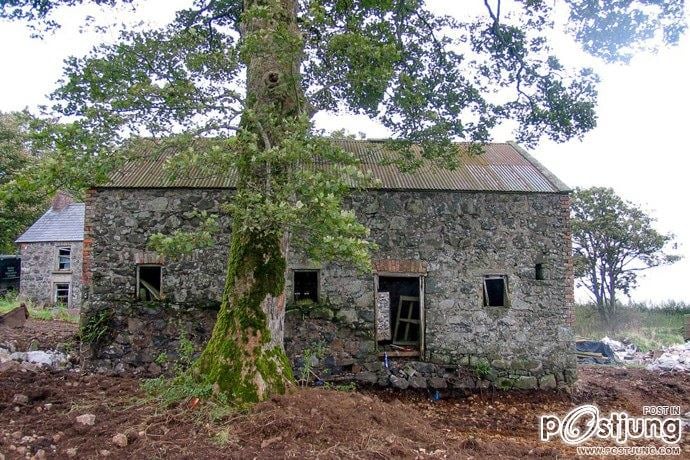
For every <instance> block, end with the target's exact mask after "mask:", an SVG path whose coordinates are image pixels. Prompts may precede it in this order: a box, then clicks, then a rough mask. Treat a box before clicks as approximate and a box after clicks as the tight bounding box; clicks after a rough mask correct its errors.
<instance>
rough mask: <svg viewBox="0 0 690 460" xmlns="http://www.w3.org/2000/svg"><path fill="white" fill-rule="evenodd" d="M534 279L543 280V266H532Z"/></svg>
mask: <svg viewBox="0 0 690 460" xmlns="http://www.w3.org/2000/svg"><path fill="white" fill-rule="evenodd" d="M534 279H537V280H543V279H544V264H535V265H534Z"/></svg>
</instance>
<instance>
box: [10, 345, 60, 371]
mask: <svg viewBox="0 0 690 460" xmlns="http://www.w3.org/2000/svg"><path fill="white" fill-rule="evenodd" d="M13 365H18V366H21V367H23V368H25V369H32V368H36V367H43V366H45V367H50V368H53V369H69V368H71V367H73V364H72V357H71V356H70V355H68V354H66V353H63V352H61V351H58V350H33V351H16V347H14V346H13V344H12V343H10V344H2V345H0V371H1V370H3V369H5V368H10V367H12V366H13Z"/></svg>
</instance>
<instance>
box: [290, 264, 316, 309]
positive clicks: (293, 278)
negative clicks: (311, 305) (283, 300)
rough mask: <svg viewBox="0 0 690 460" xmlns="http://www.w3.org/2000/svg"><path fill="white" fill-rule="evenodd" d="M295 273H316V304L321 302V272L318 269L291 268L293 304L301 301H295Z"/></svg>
mask: <svg viewBox="0 0 690 460" xmlns="http://www.w3.org/2000/svg"><path fill="white" fill-rule="evenodd" d="M296 273H316V302H315V303H319V302H320V301H321V270H320V269H318V268H293V269H292V301H293V302H300V301H301V300H297V298H296V296H295V294H296V292H295V287H296V284H295V274H296ZM302 300H304V299H302Z"/></svg>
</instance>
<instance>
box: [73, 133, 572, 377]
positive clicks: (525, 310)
mask: <svg viewBox="0 0 690 460" xmlns="http://www.w3.org/2000/svg"><path fill="white" fill-rule="evenodd" d="M339 142H341V143H342V147H343V148H345V149H346V150H349V151H351V152H353V153H354V154H356V155H358V156H359V157H360V158H362V160H363V165H362V167H363V168H365V169H367V170H369V171H371V172H372V174H373V175H374V176H375V177H376V178H378V179H379V183H378V184H377V186H376V188H371V189H369V190H366V191H363V192H357V193H354V194H353V195H352V196H351V197H350V198H349V200H348V202H347V206H348V207H350V208H352V209H354V211H355V212H356V214H357V216H358V217H359V219H360V220H361V221H362V222H364V223H365V224H366V225H367V226H368V227H369V228H370V229H371V239H372V240H373V241H375V242H376V243H377V244H378V247H379V249H378V251H377V253H376V254H374V255H373V259H374V263H373V265H374V272H373V273H369V274H361V273H357V272H356V271H355V270H354V269H353V268H352V267H348V266H346V265H342V264H337V263H327V264H319V263H315V262H312V261H309V260H307V259H305V258H304V257H303V256H302V254H300V253H295V252H294V251H291V252H290V258H289V261H288V263H289V270H288V272H287V273H286V293H287V298H288V307H287V314H286V320H285V321H286V324H285V338H284V341H285V347H286V351H287V352H288V355H289V356H290V357H291V359H292V360H293V362H294V364H295V372H296V375H297V376H298V377H300V376H301V373H306V371H307V370H309V371H310V372H309V374H310V375H312V376H318V378H319V379H322V380H336V381H337V380H355V381H358V382H361V383H367V384H377V385H381V386H386V385H391V386H394V387H397V388H408V387H412V388H433V389H453V388H477V387H479V388H482V387H488V386H495V387H498V388H538V387H541V388H554V387H556V386H558V385H567V384H568V383H570V382H572V381H573V380H574V378H575V360H574V355H573V354H572V346H573V337H572V332H571V328H570V323H571V320H572V316H571V306H572V302H573V271H572V261H571V243H570V241H571V235H570V224H569V214H570V201H569V189H568V188H567V187H566V186H565V185H564V184H563V183H562V182H561V181H559V180H558V179H557V178H556V177H555V176H554V175H553V174H551V173H550V172H549V171H547V170H546V169H545V168H544V167H543V166H541V165H540V164H539V163H538V162H537V161H536V160H535V159H533V158H532V157H531V156H530V155H529V154H528V153H527V152H525V151H524V150H523V149H522V148H520V147H519V146H517V145H516V144H513V143H500V144H499V143H496V144H489V145H487V146H486V149H485V152H484V153H483V154H482V155H479V156H475V155H469V154H464V153H461V155H462V160H461V166H460V167H459V168H458V169H456V170H453V171H450V170H444V169H442V168H440V167H437V166H435V165H432V164H423V165H422V167H420V168H419V169H418V170H416V171H415V172H414V173H403V172H400V171H399V170H398V169H397V168H396V167H395V166H393V165H386V164H382V163H381V162H380V160H381V157H382V156H383V155H384V154H383V153H381V152H382V151H383V144H381V143H379V142H376V141H355V140H347V141H339ZM460 147H461V149H460V150H461V151H462V150H463V147H465V146H463V145H460ZM465 150H466V148H465ZM149 158H151V157H149ZM164 161H165V157H164V156H161V157H158V158H156V159H150V160H146V161H137V162H132V163H129V164H127V165H126V166H125V167H124V168H123V169H122V170H120V171H119V172H118V173H116V174H115V175H113V176H112V178H111V180H110V182H109V183H108V184H106V185H104V186H102V187H98V188H94V189H93V190H91V191H90V193H89V195H88V198H87V200H86V222H85V239H84V287H85V289H84V307H83V310H82V325H83V327H85V328H86V331H87V332H88V333H91V334H92V335H91V336H93V337H99V339H98V340H95V341H94V343H92V344H91V355H90V360H91V363H92V364H93V365H95V366H100V367H104V368H115V369H116V370H124V369H128V368H134V369H140V370H141V369H146V370H147V371H149V372H152V373H158V372H160V371H161V365H162V364H164V363H166V362H171V361H173V360H174V359H175V356H176V351H177V349H178V347H179V341H180V337H181V336H182V335H184V336H187V337H190V338H192V339H193V340H194V341H195V342H196V343H198V344H199V345H200V346H201V345H202V344H203V342H204V340H206V339H207V338H208V336H209V334H210V330H211V327H212V325H213V321H214V317H215V313H216V311H217V308H218V305H219V300H220V297H221V292H222V289H223V286H224V282H225V267H226V262H227V260H226V259H227V256H228V242H229V233H222V234H219V235H218V238H217V243H216V245H215V246H214V247H213V248H210V249H205V250H197V251H195V252H194V253H192V254H190V255H187V256H184V257H182V258H181V259H179V260H165V259H164V258H162V257H161V256H159V255H157V254H155V253H153V252H150V251H149V250H147V246H146V245H147V239H148V237H149V236H150V235H151V234H153V233H155V232H172V231H174V230H177V229H189V230H192V229H194V228H195V225H196V224H197V223H198V217H196V215H195V214H194V213H192V210H193V209H200V210H205V211H207V212H209V213H218V214H220V215H221V219H220V223H221V228H222V229H224V230H225V231H226V232H229V229H230V228H231V225H230V222H231V216H229V215H227V214H223V213H222V212H221V210H220V206H221V203H223V202H225V201H227V200H228V198H230V196H231V195H232V193H233V183H234V182H233V180H234V179H233V178H232V177H223V178H215V179H214V178H203V179H201V178H199V179H176V180H171V179H169V178H168V177H167V176H166V175H165V173H164V172H163V166H162V165H163V162H164ZM162 354H163V355H162Z"/></svg>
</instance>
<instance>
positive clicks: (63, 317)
mask: <svg viewBox="0 0 690 460" xmlns="http://www.w3.org/2000/svg"><path fill="white" fill-rule="evenodd" d="M25 304H26V307H27V308H28V309H29V316H30V317H32V318H34V319H40V320H44V321H53V320H56V321H68V322H70V323H79V314H75V313H70V311H69V310H67V307H65V306H64V305H56V306H54V307H47V308H41V307H38V306H36V305H33V304H32V303H31V302H25ZM19 305H20V302H19V300H18V299H17V296H16V295H14V294H9V295H7V296H4V297H0V314H2V313H7V312H8V311H10V310H12V309H13V308H16V307H18V306H19Z"/></svg>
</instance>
